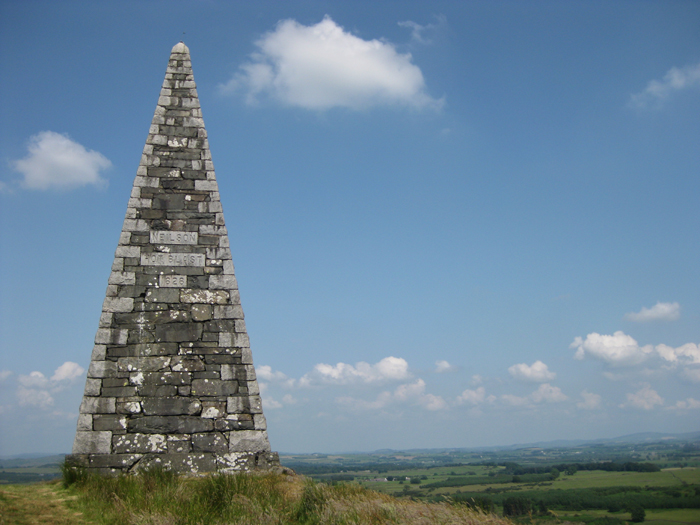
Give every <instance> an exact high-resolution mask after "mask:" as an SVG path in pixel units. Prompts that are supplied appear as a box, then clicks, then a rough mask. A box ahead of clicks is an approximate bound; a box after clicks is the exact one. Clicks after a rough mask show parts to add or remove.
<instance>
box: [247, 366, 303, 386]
mask: <svg viewBox="0 0 700 525" xmlns="http://www.w3.org/2000/svg"><path fill="white" fill-rule="evenodd" d="M255 374H256V375H257V377H258V379H262V380H263V381H270V382H273V383H280V384H282V385H283V386H285V387H287V388H291V387H293V386H295V385H296V380H295V379H293V378H290V377H287V375H286V374H284V373H282V372H280V371H274V370H272V367H271V366H269V365H262V366H256V367H255Z"/></svg>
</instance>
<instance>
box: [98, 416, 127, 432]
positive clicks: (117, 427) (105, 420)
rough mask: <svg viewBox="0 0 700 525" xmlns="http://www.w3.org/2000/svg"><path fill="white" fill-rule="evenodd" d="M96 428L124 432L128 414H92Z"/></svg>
mask: <svg viewBox="0 0 700 525" xmlns="http://www.w3.org/2000/svg"><path fill="white" fill-rule="evenodd" d="M92 426H93V429H94V430H109V431H111V432H117V433H123V432H124V431H125V430H126V416H123V415H116V414H95V415H94V416H92Z"/></svg>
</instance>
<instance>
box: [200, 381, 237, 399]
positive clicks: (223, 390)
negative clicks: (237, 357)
mask: <svg viewBox="0 0 700 525" xmlns="http://www.w3.org/2000/svg"><path fill="white" fill-rule="evenodd" d="M236 392H238V382H236V381H221V380H220V379H193V380H192V395H195V396H202V397H211V396H217V397H222V396H229V395H231V394H235V393H236Z"/></svg>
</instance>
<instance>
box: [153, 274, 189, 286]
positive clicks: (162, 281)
mask: <svg viewBox="0 0 700 525" xmlns="http://www.w3.org/2000/svg"><path fill="white" fill-rule="evenodd" d="M158 285H159V286H160V287H161V288H185V287H186V286H187V276H186V275H161V276H160V278H159V279H158Z"/></svg>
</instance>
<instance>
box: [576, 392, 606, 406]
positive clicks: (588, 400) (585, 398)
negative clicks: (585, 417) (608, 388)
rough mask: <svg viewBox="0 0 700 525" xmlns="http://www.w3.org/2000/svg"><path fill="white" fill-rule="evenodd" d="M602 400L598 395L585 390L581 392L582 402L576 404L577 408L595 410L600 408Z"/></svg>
mask: <svg viewBox="0 0 700 525" xmlns="http://www.w3.org/2000/svg"><path fill="white" fill-rule="evenodd" d="M601 399H602V398H601V397H600V396H599V395H598V394H594V393H592V392H589V391H588V390H583V391H582V392H581V401H579V402H578V403H576V406H577V407H578V408H580V409H582V410H595V409H596V408H600V402H601Z"/></svg>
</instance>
